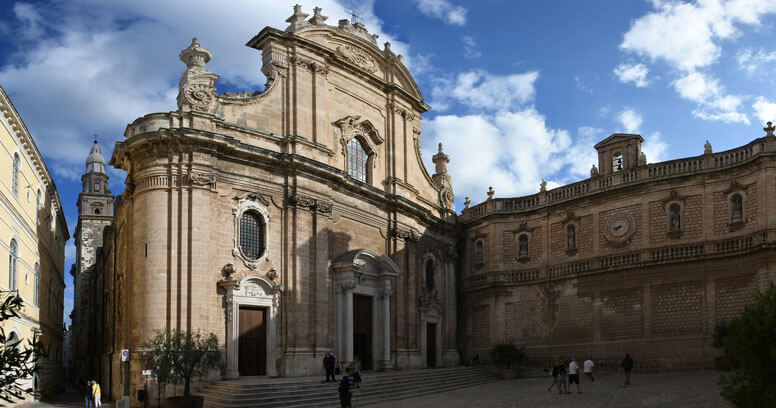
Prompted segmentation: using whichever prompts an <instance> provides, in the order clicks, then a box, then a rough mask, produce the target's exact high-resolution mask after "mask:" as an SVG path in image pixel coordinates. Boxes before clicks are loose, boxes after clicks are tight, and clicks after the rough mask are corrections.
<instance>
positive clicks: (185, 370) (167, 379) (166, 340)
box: [146, 330, 221, 397]
mask: <svg viewBox="0 0 776 408" xmlns="http://www.w3.org/2000/svg"><path fill="white" fill-rule="evenodd" d="M146 348H147V349H148V352H149V355H150V360H151V361H150V363H151V369H152V370H153V372H154V375H155V376H156V378H157V380H158V381H159V382H160V383H172V384H180V383H181V382H182V383H184V387H183V396H184V397H190V396H191V379H192V378H201V377H204V376H206V375H207V374H208V373H210V372H211V371H213V370H215V369H218V368H220V367H221V352H220V351H219V349H218V338H217V337H216V335H215V334H213V333H210V334H208V335H205V336H203V335H202V334H200V332H199V331H196V332H193V333H192V332H187V331H182V330H172V331H170V332H157V333H156V336H155V337H154V338H153V339H152V340H151V341H150V342H148V343H147V344H146Z"/></svg>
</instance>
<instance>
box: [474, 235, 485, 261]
mask: <svg viewBox="0 0 776 408" xmlns="http://www.w3.org/2000/svg"><path fill="white" fill-rule="evenodd" d="M483 252H484V250H483V245H482V240H479V241H477V242H475V243H474V262H475V263H478V264H481V263H484V262H485V255H484V254H483Z"/></svg>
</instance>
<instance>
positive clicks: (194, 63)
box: [178, 37, 213, 71]
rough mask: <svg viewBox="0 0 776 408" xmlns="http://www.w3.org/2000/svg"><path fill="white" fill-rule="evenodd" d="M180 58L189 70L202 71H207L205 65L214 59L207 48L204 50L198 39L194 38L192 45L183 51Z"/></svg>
mask: <svg viewBox="0 0 776 408" xmlns="http://www.w3.org/2000/svg"><path fill="white" fill-rule="evenodd" d="M178 57H179V58H180V59H181V61H183V63H184V64H186V69H187V70H189V71H202V70H204V69H205V64H207V63H208V61H210V58H212V57H213V54H211V53H210V51H208V49H207V48H202V47H201V46H200V45H199V40H197V37H194V38H192V39H191V45H189V46H188V48H186V49H185V50H183V51H181V53H180V54H179V55H178Z"/></svg>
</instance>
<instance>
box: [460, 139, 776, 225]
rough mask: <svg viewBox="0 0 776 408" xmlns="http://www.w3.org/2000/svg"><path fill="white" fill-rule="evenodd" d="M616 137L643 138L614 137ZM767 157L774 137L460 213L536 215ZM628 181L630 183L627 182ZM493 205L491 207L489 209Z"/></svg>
mask: <svg viewBox="0 0 776 408" xmlns="http://www.w3.org/2000/svg"><path fill="white" fill-rule="evenodd" d="M612 136H639V135H628V134H614V135H612ZM612 136H610V137H609V138H607V139H605V140H604V141H606V140H608V139H610V138H611V137H612ZM639 137H640V136H639ZM599 144H600V143H599ZM596 146H598V145H596ZM766 156H776V137H774V136H764V137H759V138H757V139H754V140H752V141H751V142H749V143H747V144H745V145H743V146H739V147H736V148H733V149H729V150H725V151H722V152H718V153H711V152H709V153H704V154H701V155H698V156H690V157H683V158H678V159H672V160H666V161H662V162H657V163H650V164H646V165H642V166H639V167H637V168H635V169H632V170H621V171H617V172H614V173H611V174H606V175H600V176H594V177H589V178H586V179H582V180H579V181H577V182H574V183H570V184H566V185H563V186H560V187H556V188H554V189H552V190H547V191H539V192H538V193H534V194H529V195H525V196H513V197H503V198H501V197H500V198H493V199H487V200H485V201H482V202H480V203H478V204H475V205H473V206H471V207H467V208H464V209H463V210H462V211H461V213H460V218H459V220H460V221H461V222H462V223H463V224H466V223H470V222H473V221H475V220H479V219H481V218H483V217H485V216H487V215H490V214H493V213H504V212H507V213H510V212H523V211H535V210H538V209H540V208H546V207H548V206H553V205H556V204H563V203H567V202H569V201H571V200H576V199H580V198H589V197H590V196H591V195H595V194H600V193H606V192H610V191H612V190H617V189H619V188H628V187H631V186H634V185H640V184H643V183H649V182H653V181H657V180H665V179H666V178H669V177H684V176H691V175H694V174H699V173H708V172H714V171H721V170H726V169H730V168H733V167H736V166H740V165H743V164H746V163H749V162H751V161H753V160H758V159H760V158H762V157H766ZM626 177H628V180H627V181H626V180H623V179H624V178H626ZM489 203H491V204H490V205H488V204H489Z"/></svg>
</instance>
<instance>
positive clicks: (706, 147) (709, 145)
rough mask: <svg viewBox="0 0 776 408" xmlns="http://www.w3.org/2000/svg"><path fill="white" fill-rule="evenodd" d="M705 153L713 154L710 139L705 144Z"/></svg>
mask: <svg viewBox="0 0 776 408" xmlns="http://www.w3.org/2000/svg"><path fill="white" fill-rule="evenodd" d="M703 154H711V143H709V141H708V140H707V141H706V143H704V144H703Z"/></svg>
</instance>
